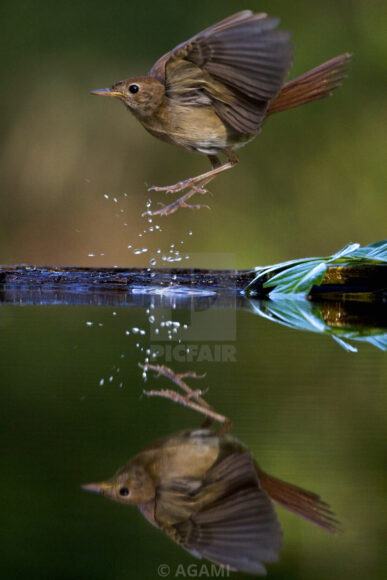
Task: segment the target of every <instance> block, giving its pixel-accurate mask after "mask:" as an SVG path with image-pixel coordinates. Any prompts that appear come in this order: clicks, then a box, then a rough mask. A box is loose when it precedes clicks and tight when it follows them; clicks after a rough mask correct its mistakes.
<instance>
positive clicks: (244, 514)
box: [155, 453, 282, 574]
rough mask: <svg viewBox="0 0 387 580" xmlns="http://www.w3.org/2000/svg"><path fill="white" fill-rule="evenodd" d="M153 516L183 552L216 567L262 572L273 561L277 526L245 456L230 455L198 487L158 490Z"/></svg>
mask: <svg viewBox="0 0 387 580" xmlns="http://www.w3.org/2000/svg"><path fill="white" fill-rule="evenodd" d="M198 485H199V486H198ZM195 487H196V489H195ZM175 500H176V501H175ZM171 512H172V513H173V516H172V517H171ZM155 517H156V520H157V522H158V523H159V525H160V527H162V528H163V529H164V531H165V532H166V533H167V534H168V535H169V536H171V538H172V539H173V540H175V541H176V542H178V543H179V544H180V545H182V546H183V547H184V548H185V549H186V550H188V551H189V552H191V553H192V554H193V555H195V556H197V557H200V558H201V557H204V558H207V559H208V560H211V561H213V562H215V563H217V564H219V565H223V566H229V567H230V568H231V569H235V570H240V571H244V572H250V573H254V574H264V573H265V567H264V563H266V562H274V561H276V560H277V558H278V553H279V550H280V547H281V539H282V534H281V529H280V525H279V523H278V520H277V517H276V515H275V512H274V508H273V506H272V503H271V501H270V499H269V498H268V496H267V495H266V493H265V492H264V491H263V490H262V489H260V487H259V483H258V480H257V475H256V471H255V466H254V463H253V460H252V458H251V456H250V454H249V453H233V454H232V455H229V456H228V457H226V458H225V459H224V460H222V461H221V462H220V463H218V464H217V465H215V466H214V467H213V468H211V469H210V471H209V472H208V474H207V476H206V478H205V480H204V481H203V482H201V483H200V484H198V482H196V483H194V482H192V481H191V482H188V483H187V484H186V485H185V484H184V483H183V481H179V482H177V484H176V486H175V487H174V489H173V486H170V487H168V488H167V489H162V488H160V489H159V490H158V494H157V499H156V509H155ZM167 521H168V523H167V525H165V523H166V522H167ZM173 521H174V523H172V522H173Z"/></svg>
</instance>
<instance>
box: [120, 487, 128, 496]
mask: <svg viewBox="0 0 387 580" xmlns="http://www.w3.org/2000/svg"><path fill="white" fill-rule="evenodd" d="M118 493H119V494H120V495H123V496H126V495H129V490H128V488H127V487H120V490H119V492H118Z"/></svg>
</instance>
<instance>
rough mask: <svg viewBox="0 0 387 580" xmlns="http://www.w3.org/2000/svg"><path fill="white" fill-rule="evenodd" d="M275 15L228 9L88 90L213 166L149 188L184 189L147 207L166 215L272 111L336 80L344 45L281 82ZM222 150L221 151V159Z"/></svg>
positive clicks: (284, 37)
mask: <svg viewBox="0 0 387 580" xmlns="http://www.w3.org/2000/svg"><path fill="white" fill-rule="evenodd" d="M278 24H279V20H278V19H277V18H272V17H270V16H268V15H267V14H265V13H254V12H252V11H250V10H243V11H241V12H237V13H236V14H233V15H232V16H230V17H228V18H226V19H224V20H222V21H220V22H218V23H216V24H214V25H213V26H210V27H209V28H207V29H205V30H203V31H202V32H199V33H198V34H196V35H195V36H193V37H192V38H191V39H189V40H187V41H186V42H183V43H182V44H179V45H178V46H177V47H176V48H174V49H173V50H171V51H170V52H168V53H166V54H165V55H164V56H162V57H161V58H159V60H158V61H157V62H156V63H155V64H154V65H153V67H152V68H151V69H150V71H149V73H148V74H147V75H146V76H141V77H134V78H129V79H126V80H122V81H119V82H116V83H115V84H114V85H113V86H112V87H111V88H108V89H98V90H94V91H92V94H94V95H100V96H105V97H114V98H117V99H119V100H120V101H122V102H123V103H124V105H125V106H126V107H127V108H128V109H129V110H130V111H131V112H132V113H133V114H134V116H135V117H137V119H138V120H139V121H140V123H142V125H143V126H144V127H145V129H146V130H147V131H148V132H149V133H151V134H152V135H154V136H155V137H158V138H159V139H161V140H163V141H166V142H168V143H172V144H174V145H178V146H179V147H182V148H184V149H187V150H188V151H195V152H198V153H201V154H202V155H206V156H207V157H208V159H209V161H210V163H211V166H212V169H211V170H210V171H207V172H205V173H203V174H201V175H198V176H195V177H190V178H188V179H184V180H183V181H179V182H178V183H176V184H174V185H170V186H162V187H157V186H153V187H151V188H149V190H150V191H151V190H152V191H166V192H170V193H172V192H174V193H178V192H183V191H185V192H186V193H185V194H184V195H182V196H181V197H180V198H178V199H177V200H176V201H174V202H173V203H171V204H169V205H168V206H166V207H164V208H161V209H159V210H156V211H155V212H148V213H153V215H155V214H158V215H169V214H171V213H174V212H175V211H177V210H178V209H179V208H180V207H190V208H198V207H200V205H191V204H188V203H187V202H188V200H189V199H190V197H192V195H194V194H195V193H206V191H207V190H206V185H207V184H208V183H209V182H210V181H211V180H212V179H213V178H214V177H215V176H217V175H219V174H220V173H222V172H223V171H226V170H228V169H230V168H231V167H233V166H234V165H235V164H236V163H237V162H238V161H239V160H238V157H237V155H236V153H235V151H236V150H237V149H239V148H240V147H242V146H244V145H246V144H247V143H249V142H250V141H251V140H252V139H254V138H255V137H256V136H257V135H258V134H259V133H260V131H261V128H262V125H263V123H264V121H265V119H266V118H267V117H268V116H270V115H272V114H273V113H278V112H281V111H286V110H288V109H291V108H294V107H298V106H300V105H304V104H306V103H309V102H311V101H315V100H317V99H321V98H323V97H326V96H328V95H331V94H332V92H333V91H334V90H335V89H336V88H337V87H338V86H340V85H341V83H342V81H343V78H344V77H345V70H346V67H347V64H348V61H349V59H350V56H351V55H350V54H348V53H345V54H341V55H339V56H336V57H335V58H332V59H331V60H328V61H327V62H324V63H323V64H321V65H319V66H317V67H316V68H313V69H312V70H309V71H308V72H306V73H304V74H303V75H301V76H299V77H297V78H295V79H294V80H291V81H289V82H286V78H287V76H288V72H289V69H290V67H291V64H292V45H291V42H290V35H289V33H288V32H286V31H283V30H279V29H278ZM220 155H223V156H224V157H225V160H224V161H223V162H222V161H221V159H220Z"/></svg>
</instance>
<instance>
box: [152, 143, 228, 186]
mask: <svg viewBox="0 0 387 580" xmlns="http://www.w3.org/2000/svg"><path fill="white" fill-rule="evenodd" d="M225 154H226V156H227V161H226V163H223V164H222V163H221V162H220V160H219V158H218V157H217V156H216V155H208V158H209V160H210V162H211V165H212V169H211V170H210V171H206V173H202V174H201V175H196V177H189V178H188V179H183V180H182V181H178V182H177V183H175V184H174V185H163V186H158V185H153V186H152V187H149V189H148V191H166V192H167V193H178V192H179V191H183V190H184V189H188V188H191V187H193V186H194V185H201V184H202V183H203V182H205V181H206V180H207V179H208V178H211V179H213V178H214V177H215V176H216V175H218V174H219V173H223V171H227V169H231V167H234V165H236V164H237V163H238V161H239V159H238V157H237V156H236V155H235V153H234V152H233V151H232V150H231V149H226V150H225ZM206 183H208V182H207V181H206Z"/></svg>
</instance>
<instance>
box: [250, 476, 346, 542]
mask: <svg viewBox="0 0 387 580" xmlns="http://www.w3.org/2000/svg"><path fill="white" fill-rule="evenodd" d="M258 476H259V481H260V483H261V486H262V488H263V489H264V491H266V493H267V494H268V495H269V496H270V498H271V499H272V500H274V501H276V502H278V503H279V504H281V505H282V506H283V507H285V508H286V509H287V510H289V511H291V512H293V513H295V514H297V515H299V516H301V517H303V518H305V519H306V520H309V521H310V522H312V523H314V524H316V525H317V526H320V527H321V528H324V529H325V530H327V531H328V532H338V531H339V530H340V525H339V522H338V521H337V520H336V518H335V516H334V514H333V512H332V510H331V508H330V507H329V505H328V504H327V503H325V502H324V501H323V500H322V499H321V498H320V496H319V495H317V494H315V493H313V492H310V491H307V490H305V489H302V488H301V487H298V486H296V485H293V484H291V483H287V482H285V481H282V480H281V479H277V478H276V477H273V476H271V475H268V474H267V473H265V472H263V471H261V470H259V471H258Z"/></svg>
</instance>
